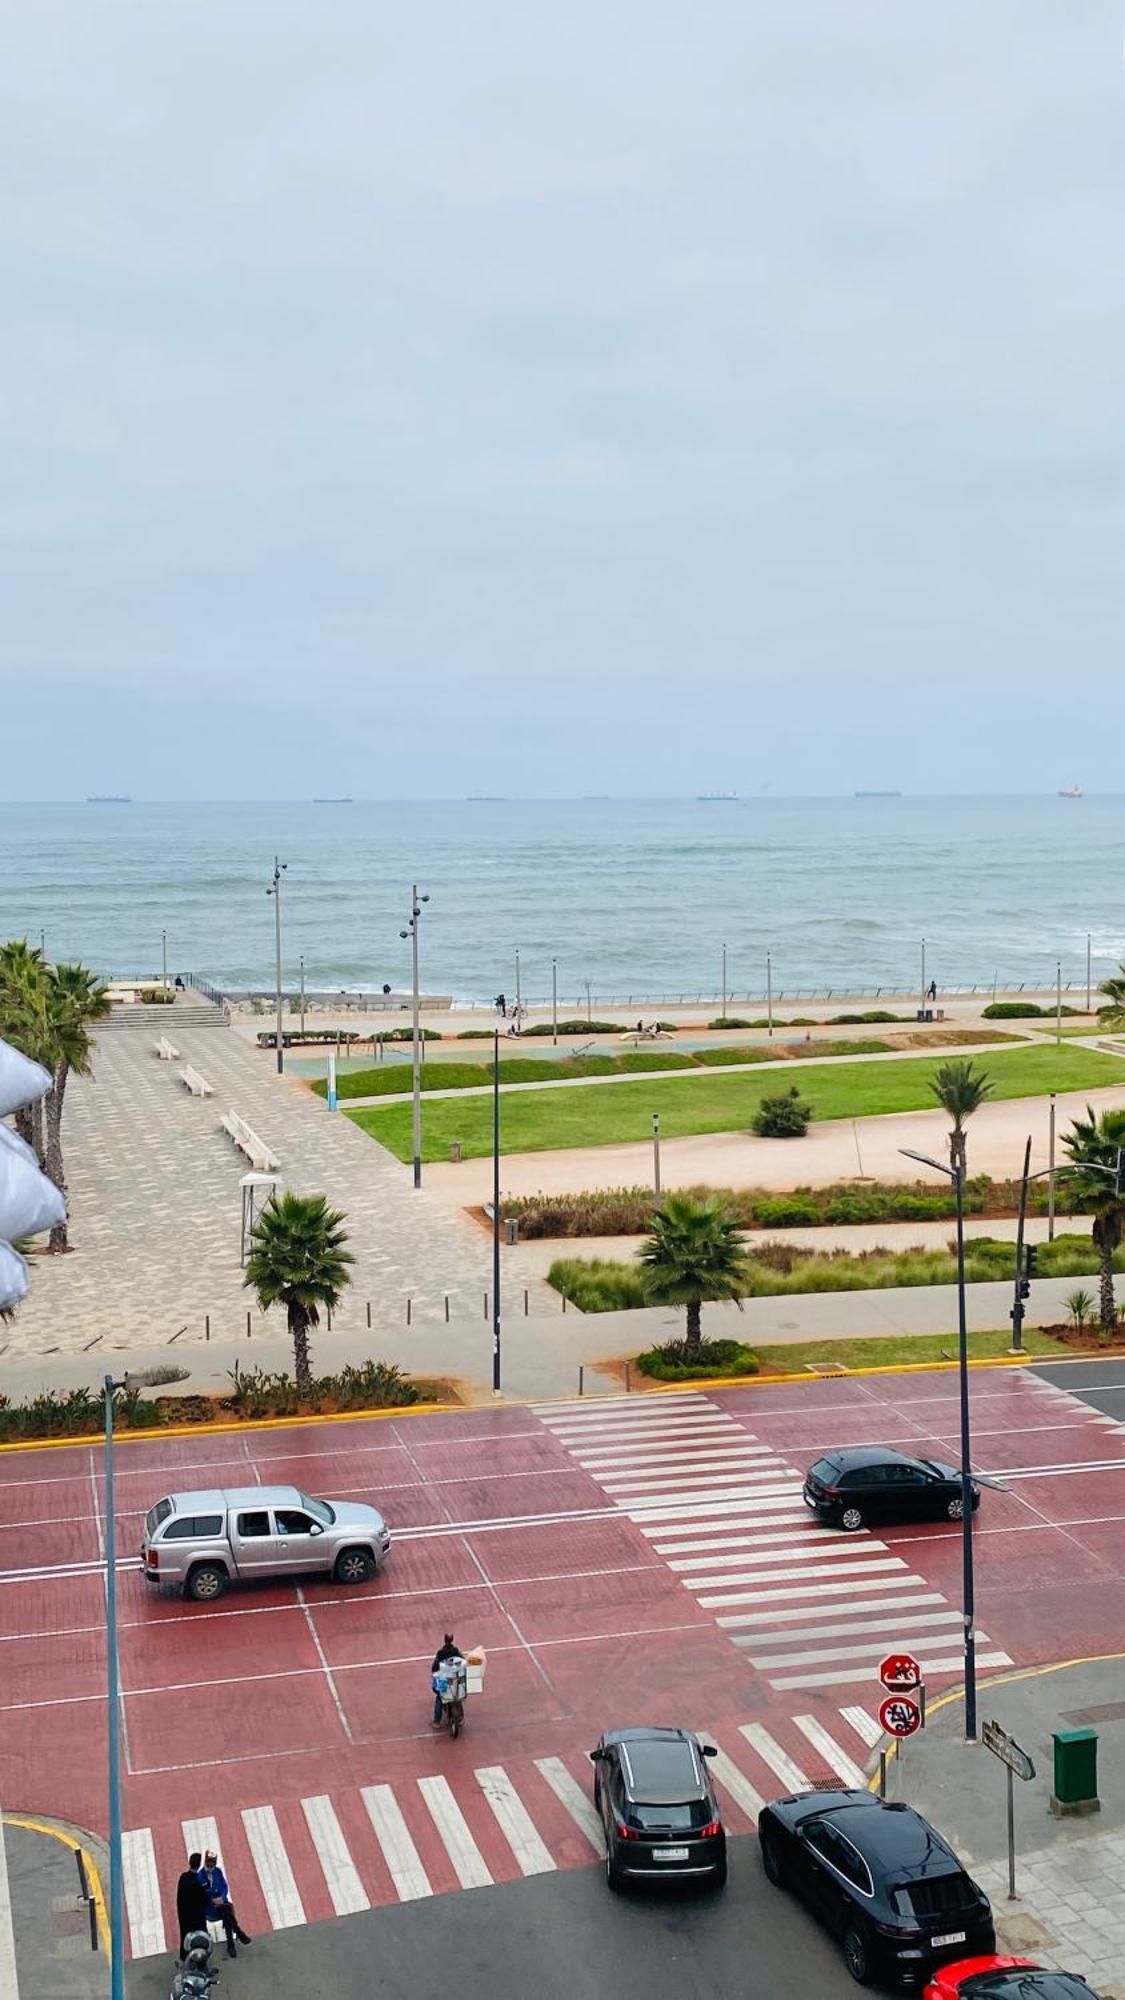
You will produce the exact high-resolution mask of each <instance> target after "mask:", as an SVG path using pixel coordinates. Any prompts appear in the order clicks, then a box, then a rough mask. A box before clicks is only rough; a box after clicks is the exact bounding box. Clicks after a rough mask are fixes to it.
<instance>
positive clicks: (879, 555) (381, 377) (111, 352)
mask: <svg viewBox="0 0 1125 2000" xmlns="http://www.w3.org/2000/svg"><path fill="white" fill-rule="evenodd" d="M1122 19H1123V17H1122V10H1121V8H1120V7H1119V6H1116V7H1110V6H1109V5H1106V4H1102V0H1082V4H1081V5H1076V4H1075V0H988V3H987V4H985V5H983V6H982V5H981V4H980V0H965V4H962V0H942V4H941V5H940V6H931V7H926V8H923V7H921V6H918V5H912V4H904V0H690V4H689V0H678V4H675V5H673V4H669V0H568V4H567V5H566V6H565V7H557V6H546V5H536V4H534V0H533V4H531V5H529V4H528V0H477V3H476V4H474V0H421V4H417V5H414V6H411V7H401V6H400V7H393V8H392V7H390V6H388V5H386V4H383V5H378V4H372V0H331V4H329V5H323V4H321V5H318V6H314V5H313V4H312V0H305V4H302V5H295V4H291V0H281V4H278V0H268V4H267V0H256V4H246V0H139V3H138V4H130V0H102V4H93V0H76V4H73V5H62V4H55V0H34V4H32V5H25V6H22V7H13V8H10V9H9V10H8V12H7V17H6V21H5V29H4V44H5V54H4V62H3V66H2V69H0V134H2V136H0V184H2V187H3V196H2V199H0V285H2V295H3V301H4V304H3V313H2V318H0V381H2V389H0V599H2V602H3V615H2V618H0V692H2V697H3V699H2V701H0V743H2V742H3V739H4V738H5V737H7V738H8V747H7V749H6V750H5V752H4V755H3V756H0V797H5V798H15V799H18V798H28V797H40V798H41V797H61V796H66V795H68V794H69V795H74V794H77V795H84V794H85V793H86V792H87V791H97V790H118V789H120V790H124V791H129V792H132V793H133V794H135V795H136V796H138V797H158V798H159V797H172V798H180V797H182V798H186V797H272V798H276V797H279V796H284V795H286V794H289V793H294V794H298V795H303V796H308V795H309V794H310V793H322V792H351V793H354V794H355V795H356V796H357V797H359V796H362V797H378V796H386V795H389V796H392V797H400V796H404V795H421V796H424V795H437V796H450V795H454V796H455V795H459V794H461V793H464V792H503V793H508V794H517V793H530V794H540V793H545V794H561V795H572V794H575V793H587V792H595V791H610V792H615V793H626V794H630V793H642V792H643V793H649V794H651V793H662V792H676V791H679V792H687V793H694V792H696V791H698V790H704V789H711V788H720V787H721V788H726V787H731V788H736V789H738V790H739V791H742V792H747V793H753V792H756V791H758V790H759V789H761V788H762V787H764V786H768V787H769V788H770V789H771V790H773V791H776V792H805V791H833V790H840V791H845V792H850V791H851V790H852V789H853V788H855V787H864V786H880V785H888V786H896V787H901V788H902V789H904V790H929V791H932V790H966V791H973V790H985V791H987V790H1002V791H1004V790H1006V791H1021V790H1023V791H1026V790H1036V789H1050V790H1053V789H1054V788H1055V787H1056V786H1057V785H1061V784H1065V783H1068V782H1070V781H1072V780H1075V779H1077V780H1079V781H1081V782H1082V783H1083V784H1084V785H1085V786H1086V787H1087V789H1090V790H1095V789H1102V790H1122V789H1125V780H1123V778H1122V739H1121V729H1120V724H1121V719H1122V701H1121V688H1122V668H1121V648H1122V610H1123V602H1122V599H1123V588H1122V553H1123V547H1125V538H1123V526H1125V520H1123V490H1122V417H1123V404H1125V393H1123V389H1125V383H1123V375H1125V332H1123V328H1125V257H1123V193H1125V175H1123V165H1125V74H1123V66H1122ZM13 724H14V727H13ZM1107 724H1108V725H1109V726H1108V727H1107ZM29 739H30V740H33V741H34V742H36V743H38V745H39V746H40V747H39V749H38V751H37V752H36V753H35V754H33V755H31V756H29V755H28V754H27V751H26V749H23V750H19V751H16V750H14V749H13V744H14V743H19V742H20V741H21V740H22V741H23V743H24V744H26V743H27V742H28V741H29Z"/></svg>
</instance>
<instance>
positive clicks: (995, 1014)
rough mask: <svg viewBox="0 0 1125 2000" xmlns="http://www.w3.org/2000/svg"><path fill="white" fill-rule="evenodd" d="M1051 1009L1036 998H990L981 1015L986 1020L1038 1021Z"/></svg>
mask: <svg viewBox="0 0 1125 2000" xmlns="http://www.w3.org/2000/svg"><path fill="white" fill-rule="evenodd" d="M1051 1011H1053V1010H1052V1009H1048V1008H1046V1007H1040V1006H1039V1004H1038V1002H1037V1001H1035V1000H990V1001H989V1004H988V1006H987V1007H983V1008H982V1009H981V1015H982V1018H983V1019H984V1020H986V1021H1037V1020H1039V1019H1041V1018H1042V1016H1043V1015H1044V1014H1046V1013H1048V1012H1051Z"/></svg>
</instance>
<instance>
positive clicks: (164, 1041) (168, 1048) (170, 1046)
mask: <svg viewBox="0 0 1125 2000" xmlns="http://www.w3.org/2000/svg"><path fill="white" fill-rule="evenodd" d="M153 1053H154V1055H158V1056H159V1057H160V1060H161V1062H179V1060H180V1051H179V1049H178V1048H177V1047H176V1046H175V1044H174V1043H173V1042H170V1041H169V1040H168V1037H167V1035H161V1037H160V1040H159V1041H158V1042H154V1043H153Z"/></svg>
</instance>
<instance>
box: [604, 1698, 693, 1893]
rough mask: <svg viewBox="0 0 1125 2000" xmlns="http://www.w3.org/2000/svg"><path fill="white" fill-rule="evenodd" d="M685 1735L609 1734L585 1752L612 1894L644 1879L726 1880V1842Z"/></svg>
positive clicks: (683, 1732)
mask: <svg viewBox="0 0 1125 2000" xmlns="http://www.w3.org/2000/svg"><path fill="white" fill-rule="evenodd" d="M714 1755H715V1751H714V1748H713V1746H712V1745H711V1744H708V1743H700V1741H699V1739H698V1737H696V1736H693V1735H692V1733H691V1730H690V1729H609V1730H607V1731H606V1733H605V1735H604V1736H603V1737H601V1738H600V1740H599V1742H598V1747H597V1749H596V1750H591V1752H590V1762H591V1763H592V1764H593V1766H594V1804H595V1805H596V1807H597V1809H598V1811H599V1812H600V1814H601V1816H602V1824H603V1826H604V1827H605V1850H606V1854H605V1872H606V1880H607V1881H608V1883H609V1886H610V1888H611V1889H621V1888H623V1887H624V1885H625V1883H626V1882H627V1881H631V1880H634V1879H636V1878H638V1877H641V1876H644V1877H646V1878H647V1879H648V1880H649V1881H652V1880H653V1879H654V1878H656V1877H665V1878H667V1877H669V1876H675V1877H680V1876H688V1875H690V1876H700V1877H703V1876H709V1877H710V1879H711V1881H712V1882H713V1883H714V1884H715V1886H716V1887H717V1888H721V1887H722V1884H723V1883H724V1882H725V1881H726V1879H727V1837H726V1834H725V1832H724V1831H723V1822H722V1819H721V1817H720V1814H719V1808H718V1806H717V1804H716V1802H715V1794H714V1792H713V1790H712V1788H711V1778H710V1774H709V1772H708V1770H707V1765H706V1761H705V1760H706V1759H707V1758H708V1757H713V1756H714Z"/></svg>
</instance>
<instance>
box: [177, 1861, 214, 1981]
mask: <svg viewBox="0 0 1125 2000" xmlns="http://www.w3.org/2000/svg"><path fill="white" fill-rule="evenodd" d="M202 1860H203V1856H202V1855H201V1854H189V1855H188V1863H187V1867H186V1868H185V1869H184V1872H183V1874H182V1875H181V1876H180V1879H179V1881H178V1882H177V1884H176V1922H177V1924H178V1926H179V1931H180V1964H181V1965H182V1964H183V1961H184V1952H185V1949H186V1947H185V1945H184V1939H185V1938H186V1937H188V1936H190V1934H191V1932H192V1931H201V1930H202V1929H203V1926H204V1924H205V1923H206V1921H207V1891H206V1889H205V1888H204V1887H203V1884H202V1882H201V1881H200V1879H199V1868H200V1864H201V1862H202Z"/></svg>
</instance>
